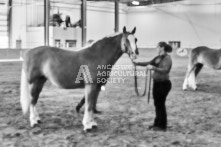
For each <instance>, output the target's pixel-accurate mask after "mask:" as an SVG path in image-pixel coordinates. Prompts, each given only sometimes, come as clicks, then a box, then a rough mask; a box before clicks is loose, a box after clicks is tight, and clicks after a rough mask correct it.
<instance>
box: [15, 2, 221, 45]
mask: <svg viewBox="0 0 221 147" xmlns="http://www.w3.org/2000/svg"><path fill="white" fill-rule="evenodd" d="M193 1H195V0H193ZM217 1H219V0H217ZM28 2H31V1H28ZM51 6H52V7H53V9H52V10H51V12H54V13H56V12H57V11H58V7H59V11H60V13H65V14H68V15H70V16H71V21H72V23H73V22H76V21H78V20H79V19H80V3H79V2H76V3H72V4H68V3H52V4H51ZM12 13H13V16H12V19H13V22H12V32H13V33H12V34H13V36H12V40H13V41H12V42H13V47H15V46H16V40H18V39H21V40H22V48H32V47H35V46H39V45H43V42H44V37H43V29H42V28H41V29H40V28H39V30H41V31H39V32H38V33H33V30H35V29H36V28H35V29H33V28H31V27H36V24H42V23H43V3H35V4H34V5H33V4H30V3H29V4H28V5H26V0H15V4H14V6H13V12H12ZM119 18H120V22H119V24H120V27H119V31H121V30H122V28H123V26H124V25H125V26H127V28H128V30H131V29H132V28H133V27H134V26H136V27H137V32H136V36H137V38H138V46H139V47H142V48H146V47H149V48H152V47H155V46H156V44H157V42H159V41H181V47H183V48H193V47H196V46H200V45H206V46H209V47H212V48H220V47H221V28H220V26H221V19H220V18H221V5H220V4H219V5H213V4H193V5H187V4H185V3H171V4H163V5H153V6H147V7H136V8H134V7H127V6H126V5H123V4H121V5H120V17H119ZM30 30H32V31H31V32H30ZM75 32H77V34H76V35H75V36H74V38H76V39H77V40H78V41H77V42H78V45H77V46H78V47H79V46H80V45H81V43H80V42H81V34H80V33H81V31H79V28H78V30H75ZM112 33H114V3H110V2H88V4H87V40H97V39H100V38H102V37H103V36H106V35H109V34H112ZM50 34H53V33H50ZM32 35H33V36H32ZM53 39H54V38H53V35H51V36H50V44H53Z"/></svg>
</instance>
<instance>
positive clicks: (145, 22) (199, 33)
mask: <svg viewBox="0 0 221 147" xmlns="http://www.w3.org/2000/svg"><path fill="white" fill-rule="evenodd" d="M193 1H194V0H193ZM220 18H221V5H220V4H219V5H213V4H209V5H207V4H192V5H188V4H186V5H185V3H184V4H182V3H181V4H180V3H178V4H176V3H172V4H165V5H155V6H149V7H140V8H130V9H129V10H128V14H127V25H128V26H137V37H138V40H139V41H138V43H139V45H140V46H142V47H155V46H156V44H157V43H158V42H159V41H181V47H184V48H194V47H196V46H200V45H206V46H209V47H212V48H221V19H220Z"/></svg>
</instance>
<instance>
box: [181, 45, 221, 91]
mask: <svg viewBox="0 0 221 147" xmlns="http://www.w3.org/2000/svg"><path fill="white" fill-rule="evenodd" d="M204 65H206V66H208V67H210V68H213V69H215V70H220V69H221V49H210V48H208V47H206V46H200V47H197V48H194V49H193V50H192V51H191V53H190V57H189V64H188V67H187V72H186V76H185V79H184V82H183V90H186V89H187V87H188V86H189V87H191V88H192V89H193V90H197V85H196V77H197V75H198V74H199V72H200V71H201V69H202V68H203V66H204Z"/></svg>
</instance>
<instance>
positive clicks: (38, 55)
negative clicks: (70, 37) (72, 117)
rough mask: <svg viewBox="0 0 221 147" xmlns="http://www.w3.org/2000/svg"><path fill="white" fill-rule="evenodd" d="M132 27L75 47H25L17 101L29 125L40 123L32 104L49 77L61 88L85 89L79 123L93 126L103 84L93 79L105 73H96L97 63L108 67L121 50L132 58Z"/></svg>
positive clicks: (133, 46)
mask: <svg viewBox="0 0 221 147" xmlns="http://www.w3.org/2000/svg"><path fill="white" fill-rule="evenodd" d="M135 31H136V28H134V29H133V30H132V32H127V31H126V27H124V28H123V33H118V34H114V35H112V36H108V37H104V38H103V39H101V40H98V41H96V42H95V43H93V44H92V45H91V46H88V47H86V48H84V49H81V50H79V51H67V50H62V49H59V48H55V47H48V46H41V47H37V48H34V49H31V50H29V51H28V52H27V54H26V55H25V58H24V61H23V65H22V74H21V96H20V102H21V106H22V110H23V113H24V114H26V113H27V112H28V111H30V118H29V119H30V125H31V127H34V126H35V125H37V124H38V123H40V117H39V114H38V112H37V109H36V104H37V101H38V97H39V94H40V92H41V90H42V88H43V86H44V83H45V82H46V81H47V80H49V81H50V82H51V83H52V84H53V85H55V86H57V87H60V88H63V89H76V88H84V89H85V94H84V95H85V111H84V117H83V121H82V123H83V126H84V130H85V131H91V130H92V129H93V128H96V127H97V123H96V122H95V120H94V116H93V111H92V109H93V108H94V106H95V105H96V102H97V98H98V95H99V92H100V90H101V86H102V85H104V84H106V83H101V82H97V79H98V78H105V79H107V78H108V75H101V77H99V76H98V71H99V70H100V69H99V68H97V67H98V66H99V65H108V66H109V65H111V67H112V66H113V65H114V64H115V63H116V61H117V60H118V59H119V58H120V57H121V56H122V54H123V53H127V54H128V55H129V57H130V58H131V59H135V58H136V56H137V53H138V49H137V45H136V38H135V36H134V33H135ZM82 67H83V68H82ZM110 70H111V68H107V69H104V71H105V72H107V71H109V72H110ZM102 72H103V71H102ZM79 73H80V74H79ZM79 75H81V76H79ZM106 81H107V80H106Z"/></svg>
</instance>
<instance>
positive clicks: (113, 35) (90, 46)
mask: <svg viewBox="0 0 221 147" xmlns="http://www.w3.org/2000/svg"><path fill="white" fill-rule="evenodd" d="M121 35H122V33H114V34H111V35H108V36H105V37H103V38H101V39H99V40H96V41H94V42H93V43H91V44H89V45H86V46H85V47H83V48H80V49H78V50H77V51H80V50H84V49H88V48H93V47H95V46H97V45H98V44H99V43H100V42H101V41H104V42H105V41H108V40H111V39H115V38H116V39H117V38H118V36H119V37H120V36H121Z"/></svg>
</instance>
